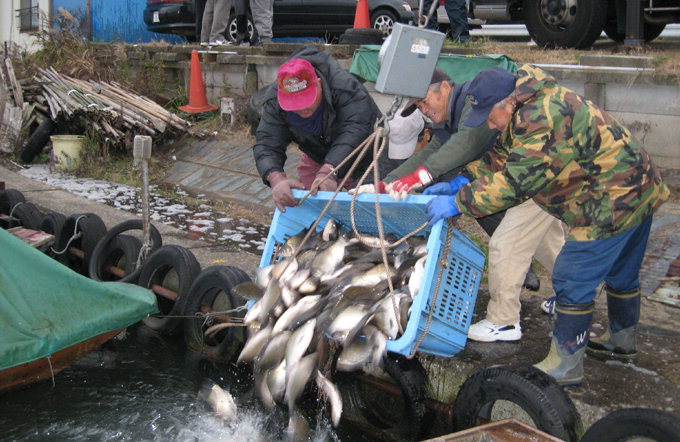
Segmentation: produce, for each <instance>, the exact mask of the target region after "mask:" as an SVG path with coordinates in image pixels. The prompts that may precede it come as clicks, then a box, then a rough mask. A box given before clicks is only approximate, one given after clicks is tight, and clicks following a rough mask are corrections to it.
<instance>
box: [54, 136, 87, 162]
mask: <svg viewBox="0 0 680 442" xmlns="http://www.w3.org/2000/svg"><path fill="white" fill-rule="evenodd" d="M50 139H51V140H52V149H53V152H54V162H55V164H56V166H57V168H58V169H63V170H69V169H74V168H75V167H76V166H78V162H79V161H80V150H81V149H82V148H83V141H84V140H85V137H84V136H82V135H52V136H51V137H50Z"/></svg>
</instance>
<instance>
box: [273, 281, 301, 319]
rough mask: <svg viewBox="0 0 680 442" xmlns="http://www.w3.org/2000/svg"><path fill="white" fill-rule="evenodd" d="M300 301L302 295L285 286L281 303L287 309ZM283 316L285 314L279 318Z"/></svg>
mask: <svg viewBox="0 0 680 442" xmlns="http://www.w3.org/2000/svg"><path fill="white" fill-rule="evenodd" d="M298 299H300V294H299V293H298V292H297V291H296V290H294V289H292V288H290V287H289V286H287V285H284V286H283V288H282V289H281V301H282V302H283V305H284V306H285V307H286V308H288V307H290V306H291V305H293V304H295V301H297V300H298ZM281 314H283V312H281V313H279V314H278V315H277V316H281Z"/></svg>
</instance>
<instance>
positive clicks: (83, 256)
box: [68, 247, 85, 259]
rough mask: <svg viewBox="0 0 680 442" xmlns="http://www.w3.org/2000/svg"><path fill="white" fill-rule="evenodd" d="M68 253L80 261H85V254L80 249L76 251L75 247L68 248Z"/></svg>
mask: <svg viewBox="0 0 680 442" xmlns="http://www.w3.org/2000/svg"><path fill="white" fill-rule="evenodd" d="M68 251H69V253H71V255H75V256H77V257H78V258H80V259H85V252H83V251H82V250H80V249H76V248H75V247H69V248H68Z"/></svg>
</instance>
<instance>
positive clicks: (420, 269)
mask: <svg viewBox="0 0 680 442" xmlns="http://www.w3.org/2000/svg"><path fill="white" fill-rule="evenodd" d="M426 259H427V256H423V257H421V258H420V259H419V260H418V261H416V263H415V265H414V266H413V273H412V274H411V277H410V278H409V280H408V290H409V293H410V294H411V299H413V298H415V297H416V295H417V294H418V290H420V283H421V282H422V281H423V277H424V276H425V260H426Z"/></svg>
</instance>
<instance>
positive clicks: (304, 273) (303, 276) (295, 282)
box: [288, 267, 312, 290]
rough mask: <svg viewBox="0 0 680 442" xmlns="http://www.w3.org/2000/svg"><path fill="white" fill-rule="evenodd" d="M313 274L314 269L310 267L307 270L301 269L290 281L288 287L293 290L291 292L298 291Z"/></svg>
mask: <svg viewBox="0 0 680 442" xmlns="http://www.w3.org/2000/svg"><path fill="white" fill-rule="evenodd" d="M311 274H312V269H310V268H309V267H306V268H299V267H298V271H297V272H295V274H294V275H293V276H292V278H290V280H288V287H290V288H291V290H297V289H298V288H299V287H300V286H301V285H302V283H303V282H305V281H306V280H307V278H309V276H310V275H311Z"/></svg>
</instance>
